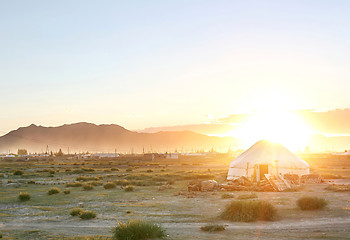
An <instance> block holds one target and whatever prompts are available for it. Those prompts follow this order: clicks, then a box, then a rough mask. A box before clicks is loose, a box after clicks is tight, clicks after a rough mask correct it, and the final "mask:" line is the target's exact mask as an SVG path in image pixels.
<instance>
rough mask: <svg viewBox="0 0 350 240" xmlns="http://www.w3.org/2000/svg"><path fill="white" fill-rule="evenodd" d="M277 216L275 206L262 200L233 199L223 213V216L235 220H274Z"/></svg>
mask: <svg viewBox="0 0 350 240" xmlns="http://www.w3.org/2000/svg"><path fill="white" fill-rule="evenodd" d="M276 216H277V211H276V209H275V207H274V206H272V204H271V203H269V202H267V201H261V200H256V201H253V200H243V201H232V202H231V203H230V204H229V205H227V206H226V208H225V209H224V211H223V212H222V213H221V218H223V219H225V220H230V221H233V222H254V221H273V220H275V219H276Z"/></svg>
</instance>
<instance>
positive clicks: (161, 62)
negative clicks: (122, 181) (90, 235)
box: [0, 0, 350, 135]
mask: <svg viewBox="0 0 350 240" xmlns="http://www.w3.org/2000/svg"><path fill="white" fill-rule="evenodd" d="M349 29H350V1H346V0H344V1H321V0H314V1H312V0H303V1H298V0H293V1H292V0H290V1H277V0H276V1H261V0H256V1H232V0H230V1H224V0H221V1H205V0H193V1H190V0H186V1H180V0H177V1H175V0H174V1H87V0H81V1H78V0H76V1H62V0H60V1H44V0H42V1H36V0H32V1H25V0H22V1H17V0H11V1H1V2H0V89H1V91H0V108H1V112H0V130H1V131H3V132H6V131H10V130H12V129H16V128H18V127H20V126H26V125H29V124H31V123H35V124H40V125H45V126H56V125H61V124H64V123H73V122H81V121H86V122H93V123H98V124H100V123H115V124H119V125H122V126H124V127H126V128H129V129H140V128H145V127H150V126H165V125H176V124H188V123H201V122H207V121H213V120H215V119H216V118H219V117H223V116H226V115H229V114H232V113H240V112H247V111H254V110H259V109H261V108H265V107H267V106H269V107H272V108H273V107H276V108H277V107H281V106H283V107H284V108H287V109H320V110H322V109H330V108H347V107H350V106H349V105H350V97H349V90H350V67H349V66H350V31H349ZM0 135H2V134H1V132H0Z"/></svg>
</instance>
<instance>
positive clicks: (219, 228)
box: [201, 224, 225, 232]
mask: <svg viewBox="0 0 350 240" xmlns="http://www.w3.org/2000/svg"><path fill="white" fill-rule="evenodd" d="M201 230H202V231H205V232H220V231H224V230H225V226H224V225H219V224H209V225H206V226H203V227H201Z"/></svg>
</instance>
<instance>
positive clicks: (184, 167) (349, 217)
mask: <svg viewBox="0 0 350 240" xmlns="http://www.w3.org/2000/svg"><path fill="white" fill-rule="evenodd" d="M302 157H303V158H304V159H305V160H306V161H308V162H309V164H310V167H311V170H312V172H313V173H318V174H321V175H322V176H324V177H325V183H321V184H305V185H303V186H302V187H301V188H298V189H295V190H294V191H288V192H257V193H256V194H257V198H258V199H261V200H267V201H269V202H271V203H272V204H273V205H274V206H275V207H276V209H277V213H278V219H276V220H275V221H271V222H262V221H258V222H252V223H245V222H243V223H242V222H230V221H225V220H222V219H221V218H220V213H221V212H222V211H223V209H224V208H225V206H226V205H227V204H229V203H230V202H231V201H233V200H235V199H237V198H239V196H241V195H246V194H250V192H247V191H234V192H229V193H231V194H232V195H233V198H223V197H222V195H223V194H225V193H227V192H224V191H208V192H188V191H187V185H188V183H189V182H190V181H192V180H196V179H215V180H217V181H218V182H219V183H224V182H225V178H226V174H227V169H228V165H229V163H230V161H231V160H232V158H231V157H225V156H220V157H215V156H214V157H212V158H205V159H202V158H183V159H179V160H168V159H161V160H154V161H149V160H143V159H133V158H130V157H129V158H125V159H124V158H116V159H99V160H97V159H74V158H68V157H62V158H51V159H50V158H46V159H31V160H29V161H23V160H13V159H11V160H0V183H2V184H1V185H0V236H2V238H3V239H111V237H112V230H113V228H114V227H116V226H117V224H118V221H120V222H126V221H130V220H146V221H150V222H154V223H157V224H160V225H161V226H162V227H163V228H164V229H165V230H166V233H167V235H168V238H169V239H174V240H178V239H208V240H209V239H350V190H349V188H348V187H346V186H345V187H337V186H335V187H332V185H333V184H338V185H344V184H345V185H349V184H350V159H348V158H347V157H334V156H332V155H307V156H302ZM17 170H20V171H21V172H20V173H19V174H18V175H15V174H14V173H15V171H17ZM76 182H80V183H82V184H83V186H84V184H86V183H87V182H88V183H89V184H90V185H92V186H93V189H92V190H84V189H83V186H80V184H77V186H74V185H72V184H71V185H69V183H76ZM107 182H114V183H115V184H116V187H115V188H112V189H105V188H104V186H103V185H104V184H105V183H107ZM67 184H68V185H67ZM127 186H133V188H131V189H130V191H126V188H127ZM330 186H331V187H330ZM53 187H57V188H59V189H60V191H61V192H60V193H58V194H52V195H49V194H48V191H49V189H51V188H53ZM65 190H70V193H69V194H64V191H65ZM20 192H27V193H29V194H30V196H31V198H30V200H28V201H20V200H19V199H18V195H19V193H20ZM301 196H317V197H322V198H325V199H326V200H327V201H328V203H329V204H328V206H327V207H326V208H325V209H324V210H317V211H302V210H300V209H299V208H298V207H297V204H296V201H297V200H298V198H300V197H301ZM75 207H81V208H83V209H86V210H92V211H94V212H95V213H96V214H97V217H96V218H94V219H90V220H82V219H80V218H79V217H73V216H71V215H70V211H71V210H72V209H73V208H75ZM212 223H213V224H221V225H224V226H225V227H226V230H224V231H221V232H215V233H212V232H205V231H202V230H201V227H202V226H205V225H207V224H212Z"/></svg>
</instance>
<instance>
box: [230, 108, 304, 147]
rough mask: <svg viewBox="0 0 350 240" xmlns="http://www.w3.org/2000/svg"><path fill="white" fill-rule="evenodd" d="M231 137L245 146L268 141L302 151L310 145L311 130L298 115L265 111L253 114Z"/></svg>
mask: <svg viewBox="0 0 350 240" xmlns="http://www.w3.org/2000/svg"><path fill="white" fill-rule="evenodd" d="M231 135H232V136H235V137H238V138H239V139H241V140H242V143H243V145H244V146H250V145H251V144H253V143H254V142H256V141H259V140H262V139H266V140H269V141H272V142H278V143H281V144H282V145H284V146H285V147H287V148H288V149H290V150H292V151H301V150H304V148H305V147H306V146H307V144H308V141H309V138H310V135H311V129H310V128H309V127H308V126H307V124H306V123H305V122H304V121H303V120H302V118H301V117H300V116H299V115H297V114H296V113H293V112H285V111H267V112H266V111H264V112H258V113H254V114H252V115H251V116H250V117H249V118H248V119H247V120H246V121H245V122H243V123H242V124H241V126H240V127H239V128H238V129H237V130H235V131H234V132H232V134H231Z"/></svg>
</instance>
